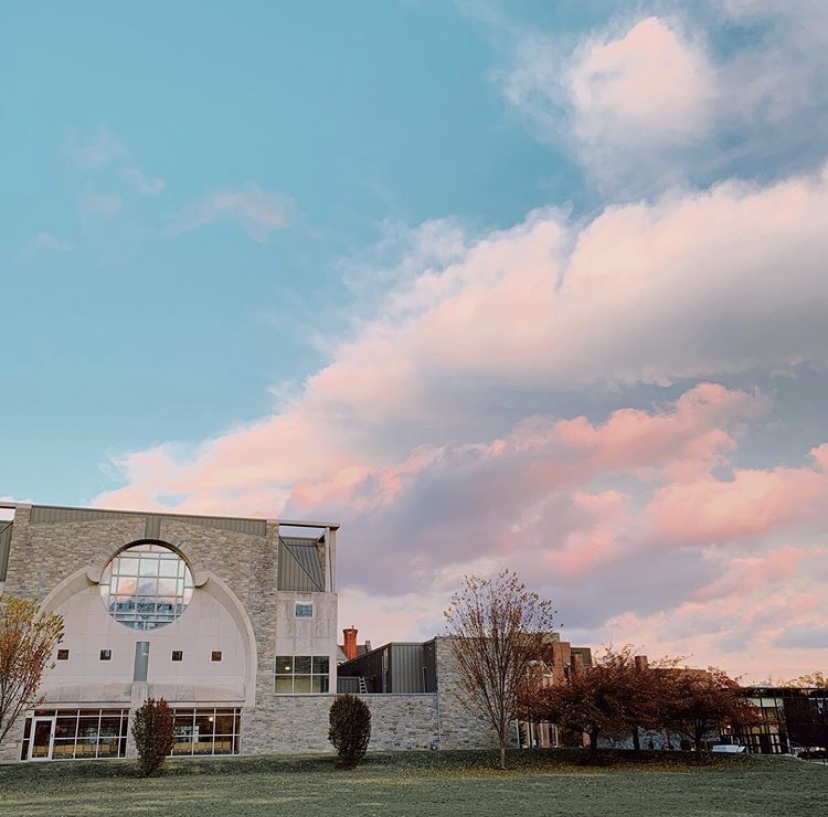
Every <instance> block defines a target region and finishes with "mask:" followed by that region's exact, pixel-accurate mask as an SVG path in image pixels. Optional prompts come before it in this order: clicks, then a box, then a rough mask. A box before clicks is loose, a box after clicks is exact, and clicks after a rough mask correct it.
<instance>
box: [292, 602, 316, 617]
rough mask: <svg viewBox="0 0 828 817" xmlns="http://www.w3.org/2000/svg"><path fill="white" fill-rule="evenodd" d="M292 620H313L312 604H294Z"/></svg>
mask: <svg viewBox="0 0 828 817" xmlns="http://www.w3.org/2000/svg"><path fill="white" fill-rule="evenodd" d="M293 616H294V618H313V603H310V604H305V603H303V602H299V601H297V602H296V607H294V609H293Z"/></svg>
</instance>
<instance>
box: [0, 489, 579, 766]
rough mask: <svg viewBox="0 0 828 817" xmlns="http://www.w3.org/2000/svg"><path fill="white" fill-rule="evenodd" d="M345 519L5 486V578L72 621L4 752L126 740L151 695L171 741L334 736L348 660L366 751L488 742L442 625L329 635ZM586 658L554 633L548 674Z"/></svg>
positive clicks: (1, 568) (60, 752) (235, 748)
mask: <svg viewBox="0 0 828 817" xmlns="http://www.w3.org/2000/svg"><path fill="white" fill-rule="evenodd" d="M337 527H338V526H337V525H335V524H332V523H324V522H302V521H286V520H265V519H251V518H238V517H219V516H186V515H183V514H159V513H140V512H132V511H110V510H98V509H91V508H65V507H53V506H46V505H29V504H22V503H5V504H3V503H0V593H6V594H9V595H11V596H14V597H16V598H23V599H31V600H34V601H37V602H39V603H40V604H41V606H42V607H43V608H44V609H45V610H47V611H50V612H57V613H60V614H61V615H62V616H63V618H64V624H65V636H64V640H63V643H61V644H60V645H59V646H58V648H57V650H56V654H55V666H54V668H53V669H51V670H49V671H48V672H47V673H46V675H45V678H44V683H43V686H42V689H41V692H42V694H43V696H44V701H43V703H42V704H41V705H40V706H39V707H38V708H37V709H36V710H35V711H33V712H29V713H27V714H26V716H25V718H22V719H21V721H20V722H19V723H18V724H16V726H15V727H14V728H13V729H12V731H11V732H10V733H9V735H8V737H7V738H6V740H5V741H4V742H3V743H2V744H0V762H14V761H26V762H30V761H35V760H71V759H91V758H117V757H131V756H133V755H134V754H135V749H134V746H133V744H132V738H131V733H130V725H131V721H132V717H133V713H134V712H135V710H136V708H138V707H140V706H141V705H142V704H143V702H144V701H145V700H146V699H147V698H148V697H153V698H162V697H163V698H164V699H166V700H167V701H168V702H169V704H170V705H171V706H172V707H173V709H174V710H175V720H176V740H175V746H174V748H173V754H174V755H185V756H186V755H197V756H205V755H226V754H256V753H264V752H328V751H332V747H331V745H330V743H329V742H328V713H329V710H330V706H331V702H332V696H333V695H334V694H335V693H336V692H337V689H338V687H337V664H338V663H340V662H343V663H342V666H341V667H340V670H341V673H342V675H343V677H342V678H340V680H339V691H341V692H346V691H347V692H355V693H357V694H361V695H362V696H363V699H364V700H365V701H366V703H367V704H368V706H369V707H370V709H371V713H372V737H371V749H372V750H382V749H386V750H414V749H436V748H440V749H464V748H468V749H472V748H488V747H492V746H495V745H496V744H497V740H496V737H495V735H494V732H493V730H492V728H491V726H490V725H488V724H487V723H485V722H484V721H481V720H479V719H477V718H475V717H474V716H473V715H472V714H470V713H469V711H468V710H467V709H466V708H465V707H464V705H463V693H462V688H461V685H460V680H459V676H458V675H457V672H456V668H455V665H454V659H453V657H452V653H451V648H450V643H449V639H448V638H445V637H437V638H434V639H432V640H431V641H428V642H425V643H422V644H390V645H385V646H384V647H381V648H379V649H377V650H374V649H372V648H371V645H370V642H365V644H364V645H357V644H356V635H357V633H356V630H355V629H353V628H350V629H349V630H346V631H345V644H344V645H343V646H342V647H340V646H339V645H338V644H337V632H338V630H337V595H336V534H337ZM348 658H356V659H357V661H362V662H363V663H362V664H357V663H355V662H354V661H348V660H346V659H348ZM584 661H586V663H587V665H588V664H589V661H590V659H589V650H588V649H587V648H580V649H578V648H570V646H569V644H567V643H566V642H560V641H559V640H558V638H557V636H556V635H555V634H550V637H549V644H548V657H547V659H546V661H545V665H546V666H547V668H548V670H549V672H550V673H552V675H553V676H554V678H555V680H558V675H559V674H561V673H564V672H566V671H567V670H568V667H569V665H570V663H571V664H572V665H573V666H574V665H575V664H580V663H583V662H584ZM360 677H362V683H361V682H360ZM533 728H535V731H537V728H536V727H533ZM519 742H520V731H519V730H518V729H517V727H516V729H515V736H514V743H515V745H517V744H518V743H519ZM530 743H532V745H548V744H546V743H544V742H543V741H538V740H537V739H536V740H535V741H534V742H532V741H531V740H530Z"/></svg>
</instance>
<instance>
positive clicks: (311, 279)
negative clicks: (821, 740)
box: [0, 0, 828, 682]
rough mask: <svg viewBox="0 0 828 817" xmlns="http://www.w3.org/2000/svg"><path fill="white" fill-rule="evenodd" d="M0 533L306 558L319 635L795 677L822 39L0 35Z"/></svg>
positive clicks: (377, 15) (273, 12) (820, 30)
mask: <svg viewBox="0 0 828 817" xmlns="http://www.w3.org/2000/svg"><path fill="white" fill-rule="evenodd" d="M0 179H2V195H0V221H1V222H2V224H3V229H2V230H0V305H2V319H1V320H0V349H2V354H0V382H2V384H3V398H2V401H0V417H1V418H2V423H0V444H2V451H3V456H2V459H0V496H2V497H3V498H4V499H6V500H10V501H19V502H34V503H40V504H55V505H80V506H86V505H94V506H98V507H102V508H116V509H137V510H156V511H169V512H178V513H207V514H216V515H244V516H264V517H268V518H275V517H282V518H285V519H306V520H312V521H335V522H338V523H340V524H341V526H342V527H341V530H340V533H339V538H338V584H339V593H340V626H341V627H346V626H349V625H354V626H356V627H357V628H358V629H359V632H360V636H359V637H360V639H361V640H362V639H370V640H371V641H372V643H373V644H374V645H375V646H376V645H379V644H382V643H385V642H387V641H392V640H393V641H409V640H423V639H426V638H430V637H431V636H433V635H435V634H440V633H441V632H443V630H444V623H443V616H442V611H443V610H445V609H446V607H447V606H448V603H449V600H450V597H451V595H452V593H453V592H455V591H456V590H458V589H459V588H460V586H461V583H462V581H463V577H464V575H467V574H474V575H478V576H489V575H494V574H495V573H497V572H498V571H500V570H502V569H511V570H514V571H516V572H517V573H518V575H519V576H520V577H521V578H522V579H523V580H524V581H525V582H526V584H527V585H528V586H529V587H530V588H531V589H532V590H535V591H537V592H538V593H540V594H541V595H542V596H543V597H544V598H548V599H550V600H551V601H552V602H553V603H554V605H555V607H556V609H557V610H558V615H557V622H558V626H559V629H560V632H561V633H562V636H563V637H564V638H565V639H567V640H570V641H571V642H573V643H576V644H579V645H591V646H593V647H594V648H600V646H601V645H602V644H614V645H616V646H618V645H621V644H628V643H629V644H632V645H634V646H635V648H636V649H638V650H639V651H640V652H643V653H646V654H648V655H649V656H650V657H651V658H657V657H659V656H663V655H672V656H677V655H681V656H686V657H687V661H688V663H690V664H693V665H695V666H707V665H716V666H720V667H722V668H723V669H725V670H727V671H728V672H730V673H732V674H733V675H739V676H742V677H743V678H744V679H746V680H752V681H756V682H758V681H761V680H765V679H767V678H769V677H772V678H775V679H785V678H791V677H794V676H796V675H799V674H802V673H806V672H811V671H814V670H817V669H820V670H823V671H824V670H825V666H824V663H825V655H826V648H828V592H826V589H828V424H827V423H826V413H825V405H826V401H828V370H827V367H828V320H826V316H828V4H826V3H825V2H824V0H796V2H791V0H696V1H695V2H678V0H674V1H673V0H637V2H635V3H627V2H623V3H622V2H609V1H608V0H557V2H554V3H550V2H547V0H537V2H535V0H509V2H506V0H502V2H498V0H456V1H455V2H452V0H364V2H360V3H341V2H335V1H334V0H313V2H308V3H287V2H284V3H265V2H252V0H239V2H235V3H223V2H204V0H199V2H195V0H192V1H189V2H188V0H176V1H175V2H171V3H165V4H152V3H147V4H134V3H133V4H124V3H103V2H83V0H78V1H77V2H74V3H71V4H70V3H65V2H46V0H25V2H23V1H22V0H8V1H7V2H4V3H3V4H2V9H0Z"/></svg>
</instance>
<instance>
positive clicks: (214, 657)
mask: <svg viewBox="0 0 828 817" xmlns="http://www.w3.org/2000/svg"><path fill="white" fill-rule="evenodd" d="M210 660H211V661H221V650H213V652H212V653H210Z"/></svg>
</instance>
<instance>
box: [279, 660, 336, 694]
mask: <svg viewBox="0 0 828 817" xmlns="http://www.w3.org/2000/svg"><path fill="white" fill-rule="evenodd" d="M329 689H330V659H329V658H328V656H327V655H278V656H276V683H275V690H276V693H277V694H280V695H309V694H314V693H316V694H322V693H326V692H328V690H329Z"/></svg>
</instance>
